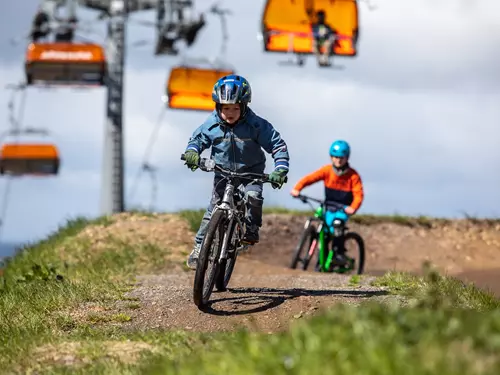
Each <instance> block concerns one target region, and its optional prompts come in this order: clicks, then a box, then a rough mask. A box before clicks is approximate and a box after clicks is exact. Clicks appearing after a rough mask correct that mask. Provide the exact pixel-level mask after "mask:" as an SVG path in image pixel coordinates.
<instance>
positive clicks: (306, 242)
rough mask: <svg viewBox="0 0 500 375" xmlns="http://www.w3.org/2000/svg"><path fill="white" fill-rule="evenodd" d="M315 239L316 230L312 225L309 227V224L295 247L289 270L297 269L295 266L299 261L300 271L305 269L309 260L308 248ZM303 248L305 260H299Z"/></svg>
mask: <svg viewBox="0 0 500 375" xmlns="http://www.w3.org/2000/svg"><path fill="white" fill-rule="evenodd" d="M315 237H316V229H315V227H314V226H313V225H311V223H309V225H308V226H307V228H305V229H304V230H303V231H302V235H301V236H300V240H299V243H298V245H297V247H296V248H295V254H294V256H293V258H292V263H291V264H290V268H292V269H295V268H297V264H298V263H299V261H301V262H302V269H303V270H306V269H307V266H308V265H309V260H310V259H309V248H310V246H311V244H312V241H313V240H314V238H315ZM306 246H307V247H306ZM304 248H305V249H306V252H305V258H301V256H302V253H303V250H304ZM313 255H314V254H313Z"/></svg>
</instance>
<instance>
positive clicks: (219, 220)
mask: <svg viewBox="0 0 500 375" xmlns="http://www.w3.org/2000/svg"><path fill="white" fill-rule="evenodd" d="M224 221H225V215H224V212H223V211H220V210H215V211H214V212H213V213H212V217H211V218H210V222H209V223H208V229H207V233H206V234H205V237H204V238H203V242H202V244H201V249H200V255H199V257H198V264H197V267H196V274H195V276H194V285H193V300H194V303H195V305H196V306H198V308H201V307H203V306H205V305H206V304H207V302H208V300H209V299H210V295H211V294H212V290H213V288H214V283H215V280H216V277H217V273H218V272H219V269H220V267H219V255H220V252H221V248H222V241H223V238H224V230H225V225H224ZM208 266H210V267H208ZM205 276H208V278H205Z"/></svg>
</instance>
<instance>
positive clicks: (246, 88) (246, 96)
mask: <svg viewBox="0 0 500 375" xmlns="http://www.w3.org/2000/svg"><path fill="white" fill-rule="evenodd" d="M212 100H213V101H214V102H215V103H217V104H243V105H244V106H245V107H246V105H247V104H248V103H250V102H251V101H252V89H251V87H250V83H248V81H247V80H246V79H245V78H243V77H242V76H239V75H236V74H231V75H229V76H224V77H222V78H220V79H219V80H218V81H217V82H215V85H214V89H213V91H212Z"/></svg>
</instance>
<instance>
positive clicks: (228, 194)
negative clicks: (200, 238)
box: [212, 177, 246, 261]
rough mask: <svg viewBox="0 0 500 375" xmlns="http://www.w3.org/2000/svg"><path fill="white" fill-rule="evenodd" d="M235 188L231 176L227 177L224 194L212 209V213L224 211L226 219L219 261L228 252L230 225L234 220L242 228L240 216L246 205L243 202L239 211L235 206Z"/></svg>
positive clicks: (224, 257)
mask: <svg viewBox="0 0 500 375" xmlns="http://www.w3.org/2000/svg"><path fill="white" fill-rule="evenodd" d="M235 189H236V187H235V185H234V181H233V178H232V177H229V178H228V182H227V184H226V188H225V189H224V195H223V197H222V201H221V203H220V204H217V205H215V207H214V209H213V211H212V214H213V212H215V211H216V210H222V211H226V213H225V215H226V218H227V220H228V223H227V229H226V231H225V232H224V238H223V240H222V248H221V253H220V256H219V261H221V260H222V259H227V252H228V247H229V246H228V245H229V242H230V241H231V238H229V234H230V232H231V231H230V230H229V229H230V228H231V227H232V225H233V222H234V221H235V220H236V221H237V223H238V225H239V226H240V227H241V228H244V226H243V222H242V220H241V217H244V216H245V211H246V207H245V205H244V204H243V212H240V210H238V209H237V208H236V205H235V202H234V195H235ZM242 199H243V198H242ZM240 213H241V217H240V215H238V214H240ZM245 228H246V227H245ZM235 250H236V249H235Z"/></svg>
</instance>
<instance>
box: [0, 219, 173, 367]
mask: <svg viewBox="0 0 500 375" xmlns="http://www.w3.org/2000/svg"><path fill="white" fill-rule="evenodd" d="M112 222H113V221H112V219H111V218H106V217H105V218H99V219H97V220H93V221H88V220H85V219H76V220H72V221H70V222H68V224H67V225H66V226H65V227H63V228H61V229H60V230H59V231H58V232H57V233H56V234H53V235H51V236H50V237H49V238H47V239H46V240H44V241H42V242H40V243H39V244H37V245H33V246H30V247H26V248H24V249H22V250H20V251H18V253H17V254H16V255H15V256H14V257H13V258H11V259H9V260H8V261H7V262H6V263H7V264H6V267H5V269H4V270H3V271H4V272H3V275H2V276H1V277H0V279H2V283H0V353H1V355H0V368H2V369H6V368H10V366H14V365H16V364H18V363H19V361H21V362H22V361H23V360H22V358H29V355H30V354H29V353H30V351H31V350H32V349H33V348H34V347H37V346H40V345H42V344H43V343H50V342H54V341H57V340H58V339H59V335H62V334H64V333H65V332H66V333H74V332H79V333H80V334H81V336H82V337H86V334H87V333H86V332H87V331H88V329H89V327H91V326H92V324H96V323H98V322H101V323H103V322H104V323H106V322H114V323H124V322H128V321H130V316H128V315H127V314H124V313H121V314H114V315H111V316H99V315H97V314H96V315H94V316H92V315H90V317H89V319H88V323H89V326H86V325H85V324H82V323H81V322H80V323H79V322H77V321H75V319H73V318H72V317H71V316H70V315H68V313H67V312H68V311H71V310H72V309H75V308H77V307H78V306H80V305H81V304H84V303H88V302H92V303H97V304H102V305H106V304H110V303H113V302H114V301H117V300H120V299H123V298H124V297H123V293H125V292H126V291H128V290H130V289H131V285H132V284H131V283H133V282H134V277H135V275H136V274H137V273H139V272H154V271H155V270H161V269H164V268H165V267H168V266H169V264H168V261H166V260H165V255H166V254H168V250H167V249H161V248H159V247H157V246H153V245H151V244H147V243H146V244H142V245H137V244H135V245H130V244H127V243H123V242H121V241H118V240H116V239H114V238H108V240H107V241H106V243H104V244H101V245H100V246H99V247H93V246H91V245H90V243H89V241H87V240H84V239H76V237H75V236H76V235H77V234H78V233H79V232H80V231H81V230H82V229H83V228H85V227H86V226H87V225H90V224H99V225H105V226H106V225H109V224H111V223H112Z"/></svg>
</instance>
